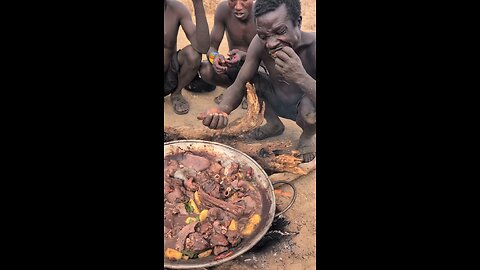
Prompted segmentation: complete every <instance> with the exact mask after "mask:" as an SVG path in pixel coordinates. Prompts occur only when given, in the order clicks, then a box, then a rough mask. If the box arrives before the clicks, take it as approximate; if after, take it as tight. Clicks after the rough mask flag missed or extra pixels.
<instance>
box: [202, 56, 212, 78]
mask: <svg viewBox="0 0 480 270" xmlns="http://www.w3.org/2000/svg"><path fill="white" fill-rule="evenodd" d="M213 73H214V70H213V67H212V65H210V63H209V62H206V61H203V62H201V64H200V76H202V79H203V80H205V81H212V80H213Z"/></svg>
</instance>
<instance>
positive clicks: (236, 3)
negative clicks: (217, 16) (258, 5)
mask: <svg viewBox="0 0 480 270" xmlns="http://www.w3.org/2000/svg"><path fill="white" fill-rule="evenodd" d="M228 6H229V7H230V8H231V9H232V10H233V16H235V18H237V19H239V20H241V21H244V20H246V19H247V18H249V15H250V12H251V10H252V6H253V0H228Z"/></svg>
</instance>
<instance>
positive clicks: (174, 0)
mask: <svg viewBox="0 0 480 270" xmlns="http://www.w3.org/2000/svg"><path fill="white" fill-rule="evenodd" d="M165 1H167V5H168V6H169V7H171V8H172V9H173V10H174V11H176V12H184V11H188V8H187V7H186V6H185V4H183V3H182V2H180V1H178V0H165Z"/></svg>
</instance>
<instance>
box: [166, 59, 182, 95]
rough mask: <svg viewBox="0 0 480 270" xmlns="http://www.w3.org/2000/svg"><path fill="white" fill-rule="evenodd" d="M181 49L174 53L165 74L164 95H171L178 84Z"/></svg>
mask: <svg viewBox="0 0 480 270" xmlns="http://www.w3.org/2000/svg"><path fill="white" fill-rule="evenodd" d="M180 51H181V50H178V51H177V52H176V53H173V54H172V59H171V60H170V66H169V67H168V70H167V72H166V73H165V74H164V78H163V79H164V83H163V96H167V95H169V94H170V93H172V92H173V91H174V90H175V89H176V88H177V86H178V72H179V71H180V64H179V63H178V53H179V52H180Z"/></svg>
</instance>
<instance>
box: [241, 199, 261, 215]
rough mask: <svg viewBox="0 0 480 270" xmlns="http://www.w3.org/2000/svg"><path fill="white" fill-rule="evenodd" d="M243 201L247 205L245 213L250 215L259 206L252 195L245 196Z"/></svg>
mask: <svg viewBox="0 0 480 270" xmlns="http://www.w3.org/2000/svg"><path fill="white" fill-rule="evenodd" d="M242 201H243V202H244V205H245V212H244V213H245V214H247V215H250V214H251V213H253V212H255V209H256V208H257V207H258V206H259V203H257V202H256V201H255V200H254V199H253V198H252V197H251V196H245V197H243V198H242Z"/></svg>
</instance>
